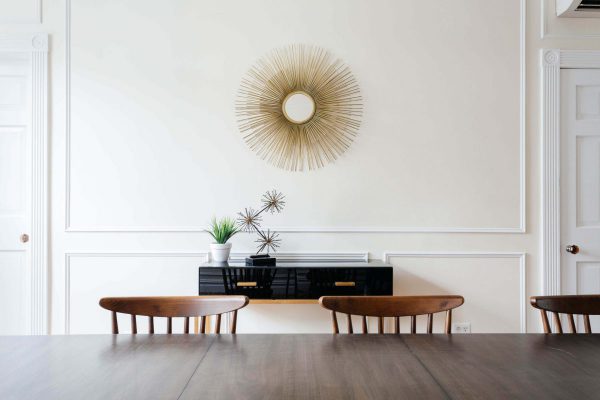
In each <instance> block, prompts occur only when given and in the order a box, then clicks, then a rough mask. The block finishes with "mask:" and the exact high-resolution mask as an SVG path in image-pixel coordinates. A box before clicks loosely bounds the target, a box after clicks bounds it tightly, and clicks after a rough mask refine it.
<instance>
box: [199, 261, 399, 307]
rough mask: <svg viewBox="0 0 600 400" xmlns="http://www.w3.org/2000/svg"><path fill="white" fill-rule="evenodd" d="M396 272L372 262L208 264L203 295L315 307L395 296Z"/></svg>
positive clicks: (202, 274) (201, 285) (201, 286)
mask: <svg viewBox="0 0 600 400" xmlns="http://www.w3.org/2000/svg"><path fill="white" fill-rule="evenodd" d="M392 278H393V269H392V266H391V265H390V264H387V263H384V262H381V261H379V260H371V261H368V262H341V261H340V262H327V261H323V262H318V261H314V262H282V263H279V264H278V265H276V266H260V267H256V266H247V265H245V264H244V263H214V262H210V263H205V264H202V266H200V268H199V280H198V294H199V295H234V294H236V295H245V296H248V297H249V298H250V301H251V303H253V304H314V303H316V301H317V300H318V299H319V297H321V296H384V295H392V294H393V286H392Z"/></svg>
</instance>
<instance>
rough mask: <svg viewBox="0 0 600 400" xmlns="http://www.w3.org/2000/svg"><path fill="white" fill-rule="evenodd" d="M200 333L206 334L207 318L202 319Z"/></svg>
mask: <svg viewBox="0 0 600 400" xmlns="http://www.w3.org/2000/svg"><path fill="white" fill-rule="evenodd" d="M200 333H206V316H205V315H203V316H202V317H200Z"/></svg>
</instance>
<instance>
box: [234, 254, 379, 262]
mask: <svg viewBox="0 0 600 400" xmlns="http://www.w3.org/2000/svg"><path fill="white" fill-rule="evenodd" d="M250 254H254V253H253V252H247V253H231V255H230V256H229V259H230V261H232V262H244V261H245V258H246V257H248V255H250ZM273 256H274V257H276V258H277V261H283V262H293V261H302V262H312V261H328V262H337V261H339V262H343V261H348V262H367V261H369V252H368V251H361V252H347V253H339V252H338V253H318V252H301V253H300V252H297V253H291V252H290V253H276V254H273Z"/></svg>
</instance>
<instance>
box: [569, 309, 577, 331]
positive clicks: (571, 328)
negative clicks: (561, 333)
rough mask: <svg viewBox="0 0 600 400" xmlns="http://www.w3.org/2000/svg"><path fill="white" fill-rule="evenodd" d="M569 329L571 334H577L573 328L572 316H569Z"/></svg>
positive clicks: (573, 320) (573, 319)
mask: <svg viewBox="0 0 600 400" xmlns="http://www.w3.org/2000/svg"><path fill="white" fill-rule="evenodd" d="M569 329H570V330H571V333H577V328H575V318H573V314H569Z"/></svg>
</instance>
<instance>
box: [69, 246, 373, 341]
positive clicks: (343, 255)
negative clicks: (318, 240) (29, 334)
mask: <svg viewBox="0 0 600 400" xmlns="http://www.w3.org/2000/svg"><path fill="white" fill-rule="evenodd" d="M248 254H251V253H249V252H248V253H245V252H244V253H242V252H240V253H232V254H231V260H232V261H234V262H239V261H244V258H245V257H246V256H247V255H248ZM189 257H198V258H202V259H203V261H202V262H205V261H209V259H210V252H209V251H200V252H185V251H167V252H68V253H65V261H64V307H65V308H64V313H65V314H64V315H65V317H64V332H65V334H69V333H70V329H71V260H72V259H74V258H165V259H169V258H189ZM275 257H277V258H278V259H279V260H280V261H288V262H293V261H302V262H311V261H316V260H319V261H329V262H335V261H349V262H366V261H368V260H369V253H368V252H366V251H365V252H289V253H277V254H275Z"/></svg>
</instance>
